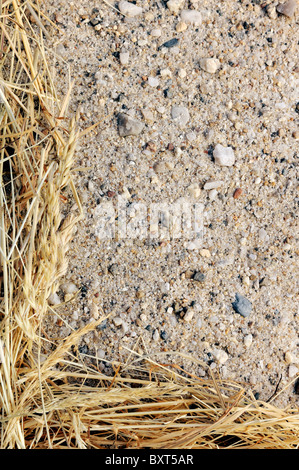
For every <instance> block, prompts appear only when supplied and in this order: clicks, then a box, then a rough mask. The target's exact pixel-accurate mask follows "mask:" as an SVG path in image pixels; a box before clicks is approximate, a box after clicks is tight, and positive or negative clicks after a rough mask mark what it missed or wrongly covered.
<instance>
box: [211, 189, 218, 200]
mask: <svg viewBox="0 0 299 470" xmlns="http://www.w3.org/2000/svg"><path fill="white" fill-rule="evenodd" d="M217 194H218V191H217V189H211V191H209V199H210V201H215V199H216V197H217Z"/></svg>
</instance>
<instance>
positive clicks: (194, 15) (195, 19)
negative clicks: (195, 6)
mask: <svg viewBox="0 0 299 470" xmlns="http://www.w3.org/2000/svg"><path fill="white" fill-rule="evenodd" d="M181 20H182V21H184V23H187V24H188V23H189V24H194V25H199V24H201V22H202V17H201V13H200V12H199V11H196V10H183V11H182V12H181Z"/></svg>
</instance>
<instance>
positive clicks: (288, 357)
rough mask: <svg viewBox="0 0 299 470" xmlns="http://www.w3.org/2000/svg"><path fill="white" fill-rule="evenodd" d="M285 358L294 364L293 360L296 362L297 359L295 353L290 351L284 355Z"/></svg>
mask: <svg viewBox="0 0 299 470" xmlns="http://www.w3.org/2000/svg"><path fill="white" fill-rule="evenodd" d="M284 360H285V362H286V363H287V364H292V362H296V361H295V357H294V354H292V353H291V352H290V351H287V352H286V353H285V355H284Z"/></svg>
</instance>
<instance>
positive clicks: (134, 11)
mask: <svg viewBox="0 0 299 470" xmlns="http://www.w3.org/2000/svg"><path fill="white" fill-rule="evenodd" d="M118 8H119V11H120V12H121V13H123V14H124V15H126V16H128V17H129V18H134V17H135V16H139V15H141V13H142V11H143V9H142V7H138V6H137V5H135V4H134V3H131V2H127V1H126V0H121V2H119V4H118Z"/></svg>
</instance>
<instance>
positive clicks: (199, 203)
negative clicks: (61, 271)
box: [36, 0, 299, 407]
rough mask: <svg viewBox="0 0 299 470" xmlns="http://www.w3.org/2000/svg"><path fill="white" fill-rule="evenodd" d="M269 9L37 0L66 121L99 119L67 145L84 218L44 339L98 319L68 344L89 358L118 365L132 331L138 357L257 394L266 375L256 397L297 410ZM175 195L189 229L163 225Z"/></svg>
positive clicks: (275, 16) (292, 173) (276, 41)
mask: <svg viewBox="0 0 299 470" xmlns="http://www.w3.org/2000/svg"><path fill="white" fill-rule="evenodd" d="M281 3H282V2H281ZM283 3H284V7H282V6H278V2H272V1H266V2H263V3H262V2H259V1H254V2H249V1H245V0H241V1H240V2H238V3H237V7H236V3H235V2H218V1H217V0H209V1H208V0H202V1H201V2H195V1H193V2H188V1H187V0H186V1H183V0H180V1H179V0H170V1H168V2H152V1H149V0H143V1H140V0H136V2H134V3H133V2H116V3H115V5H114V3H113V5H112V6H109V5H108V4H107V2H98V1H96V0H89V1H87V0H81V1H80V2H66V1H65V0H56V1H55V2H54V0H49V2H47V4H46V6H45V8H46V9H47V11H46V13H47V14H48V16H49V17H50V19H51V20H52V21H53V22H56V23H57V24H58V26H59V29H57V31H56V30H54V32H53V34H52V38H51V40H48V39H47V40H46V42H47V43H46V49H45V50H46V51H47V54H49V55H50V56H52V50H53V47H54V46H53V44H55V47H56V53H57V55H55V57H54V55H53V59H54V63H56V64H57V66H56V77H55V84H56V86H57V87H58V94H59V95H62V96H65V95H66V94H67V92H68V77H69V75H71V77H72V78H75V79H76V80H75V85H74V87H73V89H72V94H71V103H70V106H69V111H70V114H72V113H74V114H75V113H76V112H77V111H80V112H78V115H79V117H80V119H79V122H78V127H79V129H80V130H82V131H83V130H85V129H86V128H88V127H91V128H92V126H93V125H94V124H95V123H97V122H99V125H98V126H97V127H96V128H92V130H91V132H90V133H88V134H87V135H84V137H82V139H81V140H80V142H79V145H78V147H77V151H76V162H75V165H74V166H75V168H76V171H74V175H73V179H74V183H75V184H76V187H77V189H78V194H79V198H80V200H81V203H82V205H83V208H84V219H83V220H82V221H81V222H80V223H79V224H78V226H77V231H76V233H75V234H74V239H73V240H72V241H71V242H70V245H69V268H68V271H67V273H66V275H65V276H64V277H63V278H62V279H61V284H62V285H63V284H65V283H68V282H70V283H72V284H74V286H76V291H75V292H73V293H67V292H65V291H64V290H63V288H62V287H63V286H60V288H59V290H58V291H57V294H56V295H57V296H58V297H59V302H58V303H56V304H54V308H57V309H58V313H59V317H60V318H62V319H63V321H62V322H57V319H58V316H57V317H56V316H55V315H51V316H50V318H49V320H48V322H47V325H45V328H46V331H47V335H48V337H49V339H50V341H49V344H50V343H51V338H52V337H53V338H61V339H63V338H65V337H66V336H67V335H68V334H70V331H72V329H77V328H81V327H83V326H84V325H86V323H87V322H89V321H91V320H92V319H93V318H96V317H97V318H101V316H106V315H107V314H111V316H110V317H109V318H108V319H107V320H106V321H105V322H103V324H102V325H100V326H99V327H98V328H97V329H96V331H95V332H93V333H90V334H88V335H86V337H84V338H83V339H82V342H81V343H82V344H81V346H84V345H85V344H86V345H87V346H88V351H89V354H90V355H92V354H97V351H98V352H99V355H100V357H101V358H102V359H101V362H102V361H103V362H104V361H108V364H109V361H110V362H113V361H118V360H121V361H122V360H123V361H126V359H127V354H128V353H127V349H126V348H128V349H131V350H134V348H136V347H137V346H136V345H137V340H138V338H141V340H140V341H139V340H138V348H139V347H140V349H141V353H142V350H143V348H144V351H145V353H146V354H147V353H150V354H151V355H152V357H153V359H156V360H158V361H164V362H167V363H171V362H172V361H175V362H176V364H179V365H180V366H182V367H184V369H185V370H189V371H190V372H191V373H193V374H194V373H195V374H197V373H199V372H198V365H197V363H196V360H200V361H201V362H202V363H203V364H204V363H206V364H207V365H209V364H211V366H212V367H213V368H214V369H217V372H219V375H220V377H222V378H224V379H225V380H230V379H231V380H235V381H240V382H241V383H242V384H244V386H246V387H248V388H250V390H252V393H254V394H259V396H260V398H261V399H265V400H267V399H268V398H269V397H270V396H272V394H273V393H274V391H275V387H276V384H278V382H279V379H280V377H281V381H280V383H279V390H282V392H281V393H280V394H279V396H278V397H277V399H275V400H274V401H273V404H275V405H276V404H279V405H280V406H282V407H284V406H289V405H292V404H298V394H296V393H295V391H294V390H295V389H294V386H293V385H292V386H288V383H289V381H290V380H291V379H292V380H294V379H296V374H297V372H296V370H295V369H294V368H295V367H296V368H298V363H297V362H296V360H297V359H296V358H298V357H299V344H298V334H299V331H298V321H297V319H298V301H297V300H298V292H297V289H296V277H297V273H298V223H297V222H298V221H297V207H298V195H297V187H298V186H297V185H298V182H297V173H296V171H297V169H296V164H297V162H296V159H297V155H298V140H296V139H298V113H299V104H298V65H297V63H296V57H297V55H298V52H297V51H298V44H297V41H298V40H297V36H298V35H297V30H298V25H297V23H296V22H297V19H298V18H297V16H298V11H297V10H294V12H293V13H292V10H291V7H292V8H293V6H292V5H294V2H290V3H289V2H283ZM113 6H116V7H117V8H119V9H120V7H121V8H122V11H123V12H125V11H127V13H126V16H124V15H123V14H121V13H119V12H117V11H116V10H115V9H114V8H112V7H113ZM287 8H288V9H289V10H287ZM94 9H97V11H96V10H94ZM283 9H284V13H283ZM186 10H188V15H189V20H188V18H187V17H186V13H184V11H186ZM198 13H200V15H198ZM286 13H288V15H290V16H287V14H286ZM188 15H187V16H188ZM190 15H191V16H192V15H193V18H196V17H197V18H198V20H197V21H195V22H194V20H193V21H190V18H191V16H190ZM197 15H198V16H197ZM199 18H201V20H200V23H199V24H198V21H199ZM91 20H92V23H91ZM196 23H197V24H196ZM36 28H38V26H37V25H36ZM161 46H162V47H161ZM203 59H205V60H203ZM204 67H205V69H204ZM220 183H221V184H220ZM120 196H122V200H121V202H122V206H119V204H120V200H119V197H120ZM65 197H66V200H67V201H68V202H67V203H64V204H63V206H62V210H63V215H65V216H67V215H68V214H69V212H70V213H71V214H76V213H77V211H78V207H77V205H76V203H75V201H74V200H73V196H72V193H71V192H70V191H69V190H68V189H67V188H66V189H65ZM183 200H184V201H185V202H184V204H186V207H187V208H188V210H190V213H191V216H192V217H191V223H190V224H189V226H188V214H187V212H186V214H183V215H182V220H184V217H186V224H185V225H184V230H182V232H181V234H180V236H179V237H174V236H170V233H169V230H168V227H167V224H168V223H169V226H170V227H172V221H173V219H172V210H171V209H172V207H173V206H172V204H175V203H176V202H177V201H183ZM162 203H165V204H166V205H167V204H168V206H169V208H168V209H169V214H168V215H167V210H166V211H164V212H163V216H162V214H161V220H160V221H158V222H157V225H156V226H155V227H152V228H153V229H155V230H153V232H151V234H150V233H147V236H143V235H142V234H143V233H144V232H143V231H142V227H144V226H145V227H148V224H147V223H148V222H149V221H151V217H150V209H151V208H153V205H154V204H162ZM120 207H121V208H125V210H126V211H127V212H126V215H127V218H126V225H125V226H122V228H124V229H126V230H124V233H125V234H126V236H119V233H118V228H119V227H121V224H122V223H123V222H124V220H123V219H122V217H123V216H124V213H123V212H120ZM103 209H105V210H107V212H106V213H105V214H106V215H105V216H104V215H103V212H101V211H102V210H103ZM196 211H197V212H196ZM137 214H142V217H141V218H138V215H137ZM196 214H198V218H197V219H196V218H195V216H196ZM200 214H202V217H201V216H200ZM100 221H101V222H103V225H104V227H102V226H101V225H100ZM174 222H175V221H174ZM189 222H190V220H189ZM195 222H196V223H195ZM153 225H154V224H153ZM174 225H175V223H174ZM189 228H191V229H192V230H191V235H190V234H189V232H190V230H189ZM102 229H105V230H102ZM109 230H110V231H109ZM134 230H135V232H134ZM103 233H104V234H108V235H109V234H110V235H111V236H107V238H104V237H102V234H103ZM130 233H133V234H135V235H136V236H134V237H133V236H129V235H128V234H130ZM112 266H115V267H116V268H112ZM111 271H112V272H111ZM186 273H188V274H186ZM195 273H198V274H197V276H198V280H197V279H195V277H194V278H193V276H194V275H195V276H196V274H195ZM82 286H84V289H83V287H82ZM74 290H75V288H74ZM77 291H80V295H76V292H77ZM236 293H237V294H236ZM68 296H72V297H74V299H70V300H71V301H70V302H66V300H68V299H69V297H68ZM232 303H233V304H234V305H235V308H236V310H237V311H236V310H235V309H234V307H233V306H232ZM115 318H118V319H119V320H118V321H119V322H120V323H119V325H118V326H116V325H115V323H114V321H113V319H115ZM68 323H69V326H68ZM163 332H164V333H163ZM173 352H175V353H176V354H175V359H173V356H174V355H173V354H172V353H173ZM161 353H163V358H162V357H161ZM168 353H169V356H168ZM213 353H215V355H213ZM286 353H289V354H286ZM180 354H182V355H180ZM188 357H194V358H195V359H196V360H195V361H194V362H193V361H191V360H188V359H187V358H188ZM85 360H88V358H85ZM201 367H202V369H201V371H200V374H201V375H202V376H205V377H208V375H209V372H208V368H206V369H205V370H204V367H203V366H201ZM289 368H290V370H289ZM290 373H291V375H292V377H290ZM293 374H295V375H293ZM256 396H257V395H256Z"/></svg>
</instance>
